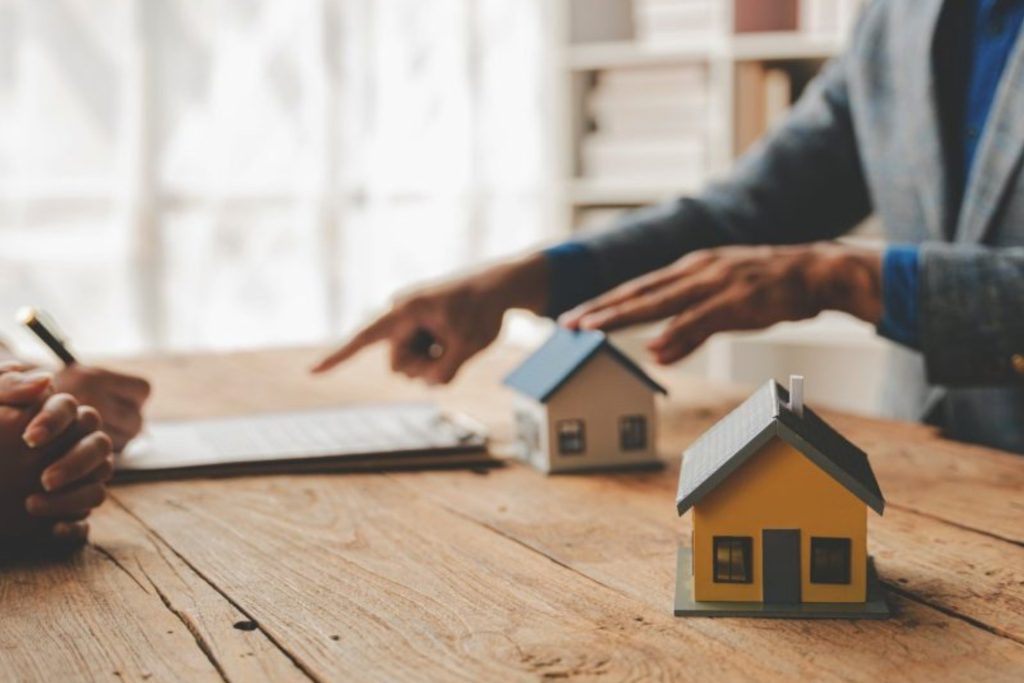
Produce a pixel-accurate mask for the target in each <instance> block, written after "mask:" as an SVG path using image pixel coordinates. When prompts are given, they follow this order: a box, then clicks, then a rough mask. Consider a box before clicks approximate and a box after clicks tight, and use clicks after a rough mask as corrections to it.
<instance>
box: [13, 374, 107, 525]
mask: <svg viewBox="0 0 1024 683" xmlns="http://www.w3.org/2000/svg"><path fill="white" fill-rule="evenodd" d="M26 369H27V368H25V367H24V366H18V365H17V364H10V363H8V364H3V365H0V539H2V540H3V541H5V542H7V543H17V542H38V541H40V540H43V539H45V538H48V537H49V538H52V539H54V540H57V541H59V542H61V543H63V544H77V543H81V542H84V540H85V538H86V536H87V534H88V525H87V524H86V522H85V521H84V519H85V517H86V516H87V515H88V513H89V511H90V510H91V509H92V508H94V507H96V506H98V505H99V504H100V503H101V502H102V501H103V499H104V497H105V495H106V492H105V487H104V482H105V481H107V480H108V479H109V478H110V476H111V475H112V473H113V456H112V451H111V448H110V439H109V437H108V436H107V435H106V434H104V433H103V432H101V431H98V429H99V426H100V418H99V414H98V413H97V412H96V411H95V410H94V409H92V408H89V407H84V406H79V405H78V403H77V401H76V400H75V399H74V397H72V396H70V395H68V394H57V393H54V391H53V379H52V376H51V375H50V374H49V373H44V372H38V371H37V372H26V371H25V370H26Z"/></svg>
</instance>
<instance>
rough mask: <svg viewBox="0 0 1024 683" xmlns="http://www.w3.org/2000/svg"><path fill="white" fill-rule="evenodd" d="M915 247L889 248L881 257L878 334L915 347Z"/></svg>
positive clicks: (917, 330)
mask: <svg viewBox="0 0 1024 683" xmlns="http://www.w3.org/2000/svg"><path fill="white" fill-rule="evenodd" d="M918 261H919V257H918V248H917V247H915V246H903V245H900V246H891V247H889V248H887V249H886V250H885V254H884V255H883V256H882V320H881V322H879V323H878V333H879V334H880V335H882V336H883V337H886V338H888V339H891V340H893V341H895V342H899V343H900V344H903V345H904V346H909V347H911V348H914V349H916V348H918V347H919V341H920V328H919V326H918V317H917V312H918V293H917V292H918V279H919V278H918Z"/></svg>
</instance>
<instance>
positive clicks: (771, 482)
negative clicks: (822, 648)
mask: <svg viewBox="0 0 1024 683" xmlns="http://www.w3.org/2000/svg"><path fill="white" fill-rule="evenodd" d="M762 529H799V530H800V567H801V569H800V575H801V599H802V600H803V602H864V601H865V599H866V592H867V589H866V586H867V577H866V572H867V506H866V505H865V504H864V502H863V501H861V500H860V499H859V498H857V497H856V496H855V495H853V494H852V493H850V492H849V491H848V490H847V489H846V488H845V487H843V485H842V484H840V483H839V482H837V481H836V480H835V479H833V478H832V477H831V476H830V475H829V474H827V473H826V472H825V471H824V470H822V469H821V468H819V467H818V466H817V465H815V464H814V463H813V462H811V461H810V460H809V459H808V458H807V457H806V456H804V455H803V454H802V453H800V452H799V451H797V450H796V449H794V448H793V447H792V446H790V445H789V444H788V443H786V442H785V441H782V440H781V439H778V438H776V439H772V440H771V441H770V442H769V443H768V444H766V445H765V446H764V447H763V448H762V449H761V451H760V452H758V453H755V454H754V455H753V456H751V457H750V459H748V460H747V462H746V463H744V464H743V465H741V466H740V468H739V469H738V470H736V471H735V472H733V473H732V474H731V475H730V476H729V477H728V478H727V479H726V480H725V481H723V482H722V483H721V484H719V485H718V487H717V488H716V489H715V490H713V491H711V492H710V493H708V494H707V495H706V496H705V497H704V498H703V499H701V501H700V502H699V503H697V504H696V505H695V506H694V508H693V562H694V566H693V578H694V598H695V599H697V600H707V601H718V600H721V601H730V602H731V601H739V602H761V600H762V592H761V577H762V576H763V572H762V567H761V560H762V556H761V531H762ZM715 536H749V537H750V538H751V539H752V542H753V557H752V561H751V567H752V570H753V582H752V583H749V584H739V583H715V582H714V581H713V578H714V574H713V572H714V566H713V559H714V558H713V543H712V539H713V537H715ZM812 536H819V537H821V536H824V537H839V538H849V539H850V559H851V562H852V566H851V568H850V579H851V580H850V583H849V584H848V585H834V584H814V583H811V571H810V557H811V537H812Z"/></svg>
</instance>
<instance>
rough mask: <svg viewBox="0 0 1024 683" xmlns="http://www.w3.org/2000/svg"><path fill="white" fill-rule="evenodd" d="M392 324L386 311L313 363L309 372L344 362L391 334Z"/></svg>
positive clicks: (325, 370)
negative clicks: (327, 354) (334, 349)
mask: <svg viewBox="0 0 1024 683" xmlns="http://www.w3.org/2000/svg"><path fill="white" fill-rule="evenodd" d="M394 326H395V318H394V316H393V315H392V314H391V313H387V314H385V315H383V316H381V317H380V318H377V320H375V321H374V322H372V323H370V324H369V325H367V326H366V327H364V328H363V329H362V330H360V331H359V332H358V333H356V335H355V336H354V337H352V338H351V339H350V340H348V342H346V343H345V344H343V345H342V346H341V348H339V349H338V350H337V351H335V352H334V353H332V354H330V355H329V356H327V357H326V358H324V359H323V360H321V361H320V362H319V363H317V364H316V365H314V366H313V368H312V370H311V372H313V373H321V372H327V371H328V370H330V369H331V368H333V367H334V366H336V365H338V364H339V363H343V362H345V361H346V360H348V359H349V358H351V357H352V356H354V355H355V354H356V353H358V352H359V351H360V350H362V349H363V348H365V347H367V346H369V345H370V344H374V343H376V342H379V341H383V340H384V339H387V338H388V336H389V335H390V334H391V331H392V330H393V329H394Z"/></svg>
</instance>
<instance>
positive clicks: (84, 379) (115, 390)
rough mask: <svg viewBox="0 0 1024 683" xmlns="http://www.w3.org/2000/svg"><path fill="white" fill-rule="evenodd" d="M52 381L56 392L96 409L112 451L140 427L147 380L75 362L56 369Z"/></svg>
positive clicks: (124, 442) (146, 396)
mask: <svg viewBox="0 0 1024 683" xmlns="http://www.w3.org/2000/svg"><path fill="white" fill-rule="evenodd" d="M55 384H56V389H57V391H63V392H67V393H69V394H71V395H73V396H74V397H75V398H76V399H78V401H79V403H82V404H84V405H89V406H92V407H94V408H95V409H96V410H98V411H99V414H100V416H101V417H102V418H103V425H104V427H103V429H104V431H105V432H107V434H109V435H110V438H111V440H112V442H113V446H114V451H115V452H120V451H122V450H123V449H124V447H125V445H126V444H127V443H128V442H129V441H131V440H132V439H134V438H135V437H136V436H138V434H139V432H140V431H141V430H142V408H143V406H144V405H145V403H146V400H147V399H148V398H149V394H150V386H149V382H147V381H146V380H144V379H143V378H141V377H135V376H132V375H125V374H121V373H119V372H113V371H111V370H104V369H103V368H95V367H90V366H88V365H80V364H75V365H70V366H68V367H66V368H64V369H62V370H60V371H59V372H57V373H56V380H55Z"/></svg>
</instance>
